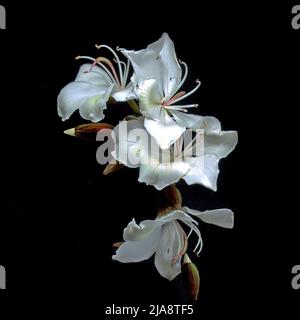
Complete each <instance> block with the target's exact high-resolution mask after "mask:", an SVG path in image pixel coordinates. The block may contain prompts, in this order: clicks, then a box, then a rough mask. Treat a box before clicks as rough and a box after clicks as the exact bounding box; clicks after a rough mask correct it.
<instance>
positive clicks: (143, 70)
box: [122, 50, 163, 95]
mask: <svg viewBox="0 0 300 320" xmlns="http://www.w3.org/2000/svg"><path fill="white" fill-rule="evenodd" d="M122 53H123V54H124V55H125V56H126V57H127V58H128V59H129V60H130V62H131V65H132V67H133V70H134V74H135V77H134V81H135V84H136V85H138V86H139V84H140V83H142V82H143V81H145V80H147V79H157V80H158V83H159V86H160V93H161V95H163V88H162V85H163V83H162V62H161V61H160V60H158V59H157V54H156V53H155V52H153V51H147V50H141V51H136V52H135V51H127V50H124V51H122Z"/></svg>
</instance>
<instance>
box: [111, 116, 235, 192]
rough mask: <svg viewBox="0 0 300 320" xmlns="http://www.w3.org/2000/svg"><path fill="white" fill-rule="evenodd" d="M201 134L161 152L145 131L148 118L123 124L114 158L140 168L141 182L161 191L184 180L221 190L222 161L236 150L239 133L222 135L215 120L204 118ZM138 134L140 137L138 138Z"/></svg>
mask: <svg viewBox="0 0 300 320" xmlns="http://www.w3.org/2000/svg"><path fill="white" fill-rule="evenodd" d="M200 120H201V122H200V121H199V128H198V130H199V131H200V133H199V134H198V133H197V134H196V136H195V137H191V139H190V140H188V141H187V143H184V141H185V135H187V134H188V131H186V133H185V135H184V136H182V137H180V138H179V139H178V140H177V141H176V142H175V143H174V144H173V145H172V146H171V147H170V148H169V149H160V148H159V146H158V145H157V143H156V141H155V139H153V137H152V136H151V135H149V134H148V133H147V131H146V129H145V127H144V118H143V117H139V118H136V119H133V120H129V121H122V122H120V123H119V125H118V126H116V127H115V128H114V129H113V136H114V139H115V149H114V151H113V152H112V156H113V157H114V158H115V159H116V160H117V161H119V162H120V163H122V164H124V165H126V166H128V167H131V168H139V179H138V181H139V182H144V183H146V184H148V185H153V186H154V187H155V188H156V189H158V190H161V189H163V188H165V187H166V186H169V185H171V184H174V183H176V182H178V181H179V180H180V179H184V180H185V181H186V182H187V184H189V185H191V184H200V185H203V186H205V187H206V188H209V189H211V190H214V191H216V190H217V178H218V174H219V168H218V164H219V160H220V159H222V158H225V157H226V156H227V155H228V154H229V153H230V152H231V151H232V150H234V148H235V146H236V144H237V141H238V136H237V132H236V131H222V130H221V124H220V122H219V121H218V120H217V119H216V118H214V117H200ZM135 133H136V134H135Z"/></svg>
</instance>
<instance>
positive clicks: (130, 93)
mask: <svg viewBox="0 0 300 320" xmlns="http://www.w3.org/2000/svg"><path fill="white" fill-rule="evenodd" d="M111 96H112V97H113V98H114V99H115V100H116V101H118V102H123V101H128V100H133V99H137V95H136V93H135V91H134V84H133V83H132V82H130V83H129V84H128V86H127V87H126V88H125V89H115V90H113V92H112V94H111Z"/></svg>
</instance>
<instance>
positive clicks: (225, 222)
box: [182, 207, 233, 228]
mask: <svg viewBox="0 0 300 320" xmlns="http://www.w3.org/2000/svg"><path fill="white" fill-rule="evenodd" d="M182 210H183V211H184V212H186V213H189V214H191V215H193V216H196V217H198V218H199V219H201V220H202V221H204V222H206V223H211V224H215V225H217V226H219V227H223V228H233V212H232V211H231V210H229V209H216V210H206V211H202V212H201V211H198V210H194V209H190V208H188V207H183V208H182Z"/></svg>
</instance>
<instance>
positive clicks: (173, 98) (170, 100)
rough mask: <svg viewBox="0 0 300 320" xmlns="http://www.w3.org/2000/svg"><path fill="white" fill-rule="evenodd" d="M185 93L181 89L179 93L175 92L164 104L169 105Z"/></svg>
mask: <svg viewBox="0 0 300 320" xmlns="http://www.w3.org/2000/svg"><path fill="white" fill-rule="evenodd" d="M184 95H185V91H180V92H178V93H176V94H175V96H174V97H172V98H171V99H169V100H168V101H167V102H164V103H163V105H168V104H170V103H171V102H172V101H173V100H175V99H177V98H180V97H182V96H184Z"/></svg>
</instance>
